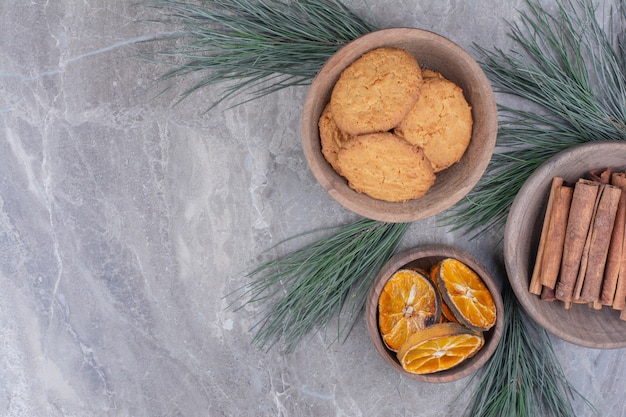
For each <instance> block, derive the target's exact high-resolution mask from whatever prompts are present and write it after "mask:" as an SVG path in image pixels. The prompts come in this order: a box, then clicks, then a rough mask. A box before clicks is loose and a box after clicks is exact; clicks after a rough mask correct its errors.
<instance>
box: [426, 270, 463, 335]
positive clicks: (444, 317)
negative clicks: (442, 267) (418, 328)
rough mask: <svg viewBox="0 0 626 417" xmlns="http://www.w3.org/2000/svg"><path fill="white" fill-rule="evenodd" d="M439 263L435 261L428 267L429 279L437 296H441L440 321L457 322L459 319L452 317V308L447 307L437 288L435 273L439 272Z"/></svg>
mask: <svg viewBox="0 0 626 417" xmlns="http://www.w3.org/2000/svg"><path fill="white" fill-rule="evenodd" d="M439 264H440V263H439V262H437V263H436V264H435V265H433V267H432V268H431V269H430V279H431V281H432V282H433V283H434V284H435V288H437V291H438V292H439V297H440V298H441V322H442V323H443V322H446V321H451V322H453V323H458V322H459V321H458V320H457V319H456V317H454V314H452V310H450V307H448V304H446V302H445V301H444V300H443V297H441V290H440V289H439V285H438V283H437V273H439Z"/></svg>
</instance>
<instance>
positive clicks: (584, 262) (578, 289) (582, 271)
mask: <svg viewBox="0 0 626 417" xmlns="http://www.w3.org/2000/svg"><path fill="white" fill-rule="evenodd" d="M579 182H584V183H587V184H592V185H594V186H597V187H598V193H597V194H596V199H595V203H594V207H593V213H592V214H591V220H590V222H589V229H588V230H587V237H586V239H585V245H584V247H583V253H582V256H581V258H580V266H579V269H578V275H577V276H576V284H575V286H574V293H573V295H572V299H573V300H574V301H575V302H577V303H586V302H587V301H586V300H583V299H582V298H580V294H581V293H582V290H583V284H584V282H585V275H586V274H587V266H588V265H589V252H590V250H591V238H592V235H593V224H594V222H595V218H596V213H597V212H598V204H599V203H600V198H601V197H602V191H603V190H604V184H601V183H600V182H597V181H593V180H585V179H580V180H579Z"/></svg>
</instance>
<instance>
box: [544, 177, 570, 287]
mask: <svg viewBox="0 0 626 417" xmlns="http://www.w3.org/2000/svg"><path fill="white" fill-rule="evenodd" d="M573 194H574V189H573V188H572V187H569V186H567V185H565V184H562V185H560V186H558V187H556V189H555V196H554V205H553V206H552V213H551V215H550V226H549V228H548V237H547V240H546V246H545V250H544V255H543V259H542V266H541V270H542V272H541V284H542V285H543V286H544V287H548V288H550V289H552V290H553V289H554V287H555V286H556V281H557V278H558V276H559V270H560V268H561V259H562V258H563V246H564V243H565V232H566V230H567V220H568V217H569V209H570V205H571V203H572V196H573Z"/></svg>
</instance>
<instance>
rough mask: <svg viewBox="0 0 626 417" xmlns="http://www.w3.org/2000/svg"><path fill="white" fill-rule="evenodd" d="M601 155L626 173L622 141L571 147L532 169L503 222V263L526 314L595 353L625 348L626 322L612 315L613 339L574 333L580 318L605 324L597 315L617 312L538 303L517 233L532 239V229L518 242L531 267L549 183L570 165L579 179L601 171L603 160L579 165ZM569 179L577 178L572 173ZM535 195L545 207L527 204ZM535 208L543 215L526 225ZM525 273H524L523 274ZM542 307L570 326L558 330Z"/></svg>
mask: <svg viewBox="0 0 626 417" xmlns="http://www.w3.org/2000/svg"><path fill="white" fill-rule="evenodd" d="M601 155H606V157H607V158H620V157H621V158H623V161H624V163H623V164H622V169H626V142H614V141H594V142H589V143H583V144H579V145H574V146H572V147H570V148H568V149H566V150H564V151H561V152H559V153H557V154H556V155H554V156H553V157H552V158H550V159H548V160H547V161H546V162H544V163H543V164H542V165H541V166H539V168H537V170H535V172H533V173H532V174H531V175H530V176H529V177H528V179H527V180H526V182H525V183H524V185H523V186H522V187H521V189H520V190H519V192H518V194H517V196H516V197H515V200H514V201H513V203H512V205H511V208H510V210H509V214H508V216H507V222H506V226H505V230H504V261H505V262H504V263H505V268H506V271H507V276H508V279H509V282H510V284H511V287H512V289H513V291H514V293H515V296H516V298H517V300H518V301H519V303H520V305H521V306H522V308H523V309H524V311H525V312H526V313H527V314H528V316H529V317H530V318H531V319H533V320H534V321H535V322H536V323H537V324H539V325H540V326H541V327H543V328H544V329H545V330H547V331H548V332H550V333H551V334H553V335H554V336H557V337H558V338H560V339H562V340H565V341H567V342H569V343H573V344H575V345H579V346H583V347H588V348H594V349H615V348H623V347H626V322H625V321H622V320H619V318H618V317H615V323H614V325H615V327H616V328H619V329H616V330H615V332H613V335H612V336H611V337H609V335H606V332H605V333H604V334H605V335H606V337H603V334H602V333H601V334H594V335H592V336H591V335H590V336H587V337H585V336H584V335H581V334H580V333H579V332H578V331H576V330H580V328H581V327H580V326H581V322H580V320H587V319H588V318H589V319H588V320H594V321H598V322H599V323H604V321H603V320H599V317H600V316H610V315H615V312H614V311H610V310H609V309H610V307H606V306H605V307H604V308H603V311H590V312H589V314H586V311H585V312H584V313H575V314H574V313H570V312H565V310H564V309H563V307H562V306H561V305H557V304H556V302H554V303H548V302H546V301H541V300H540V299H539V297H537V296H535V295H533V294H531V293H530V292H529V291H528V285H529V283H530V274H532V269H531V268H532V267H531V266H530V265H529V263H528V262H530V261H528V260H524V259H521V257H522V256H523V249H521V246H520V242H519V241H520V240H522V239H521V237H520V234H523V233H524V232H523V231H524V230H526V231H527V232H526V233H530V234H531V236H530V237H531V238H532V237H533V232H528V230H532V229H533V226H534V230H535V235H534V236H535V239H534V242H522V243H523V244H525V245H528V247H530V249H529V254H528V256H530V257H531V259H532V262H533V264H534V257H535V255H536V244H537V240H538V236H537V232H536V230H537V228H538V226H540V225H541V224H542V223H543V215H544V213H545V204H546V201H547V197H548V194H549V184H548V182H551V180H552V178H553V177H554V176H561V175H563V167H565V166H573V165H574V164H575V166H577V167H578V169H580V171H579V174H580V176H584V175H586V174H587V172H588V171H589V170H590V169H596V168H604V167H605V165H603V163H602V161H600V162H598V163H597V164H596V163H594V162H584V164H581V161H585V160H587V159H589V157H590V156H593V157H594V158H597V157H601ZM583 165H585V166H583ZM612 168H616V167H612ZM572 176H576V175H574V174H572ZM566 179H567V178H566ZM570 180H575V178H571V179H570ZM538 193H541V195H544V196H545V197H544V198H542V199H541V200H540V205H543V207H544V208H541V209H537V208H536V207H535V208H534V207H531V202H529V199H530V198H531V197H533V196H535V195H537V194H538ZM533 210H536V211H537V212H538V213H540V214H541V215H540V216H538V217H539V218H534V219H529V222H528V223H526V222H525V221H524V220H525V218H526V217H527V216H530V214H529V212H531V211H533ZM525 262H526V263H525ZM523 268H527V269H523ZM524 271H526V272H528V273H525V272H524ZM586 308H588V307H586V306H582V305H580V306H577V305H573V306H572V310H575V311H579V310H580V309H586ZM544 309H549V310H550V311H551V312H552V311H554V310H552V309H560V310H563V312H565V313H570V314H569V316H570V317H571V320H570V321H571V322H570V323H569V325H568V326H559V325H557V324H556V323H555V322H553V321H552V320H549V319H548V317H547V316H546V315H545V313H542V312H543V311H544ZM555 314H559V317H561V318H563V319H564V320H567V319H568V314H564V313H561V312H560V311H557V312H556V313H555ZM617 314H619V312H617ZM591 317H592V318H591Z"/></svg>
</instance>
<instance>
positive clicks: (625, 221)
mask: <svg viewBox="0 0 626 417" xmlns="http://www.w3.org/2000/svg"><path fill="white" fill-rule="evenodd" d="M611 184H612V185H614V186H616V187H619V188H620V189H621V190H622V195H621V196H620V200H619V203H618V205H617V213H616V215H615V225H614V226H613V233H612V234H611V244H610V245H609V253H608V255H607V258H606V267H605V269H604V280H603V283H602V292H601V293H600V302H601V303H602V305H607V306H610V305H612V304H613V299H614V298H615V289H616V288H617V279H618V276H619V271H620V265H621V262H622V257H623V256H624V242H625V239H624V238H625V233H626V177H625V176H624V174H619V173H613V174H612V175H611ZM620 184H621V185H620Z"/></svg>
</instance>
